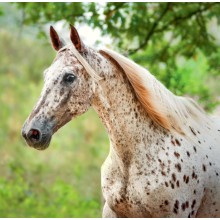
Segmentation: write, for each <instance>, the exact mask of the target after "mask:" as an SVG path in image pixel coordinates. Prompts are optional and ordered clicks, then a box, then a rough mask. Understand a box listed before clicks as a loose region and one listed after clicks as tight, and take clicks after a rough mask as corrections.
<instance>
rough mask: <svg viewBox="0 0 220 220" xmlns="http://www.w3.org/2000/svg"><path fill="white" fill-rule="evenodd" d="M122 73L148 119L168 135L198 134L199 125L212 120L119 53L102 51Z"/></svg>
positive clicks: (196, 106) (186, 99)
mask: <svg viewBox="0 0 220 220" xmlns="http://www.w3.org/2000/svg"><path fill="white" fill-rule="evenodd" d="M100 52H104V53H106V54H107V55H108V56H110V57H111V58H112V59H114V60H115V61H116V62H117V63H118V64H119V65H120V66H121V68H122V69H123V70H124V72H125V74H126V76H127V78H128V80H129V81H130V83H131V85H132V87H133V88H134V91H135V93H136V96H137V98H138V100H139V101H140V103H141V104H142V106H143V107H144V109H145V110H146V112H147V113H148V115H149V117H150V118H151V119H152V120H153V121H154V122H156V123H157V124H158V125H160V126H162V127H163V128H165V129H167V130H169V131H176V132H178V133H180V134H182V135H185V134H187V133H189V132H191V134H192V133H193V134H194V135H195V132H198V131H199V129H200V130H201V122H202V123H206V125H208V124H209V123H210V121H211V119H210V118H209V117H208V116H207V115H206V113H205V112H204V111H203V110H202V109H201V108H200V107H199V105H198V104H197V103H196V102H195V101H194V100H193V99H191V98H186V97H181V96H176V95H174V94H173V93H172V92H171V91H169V90H168V89H167V88H166V87H165V86H164V85H163V84H162V83H160V82H159V81H158V80H157V79H156V78H155V77H154V76H153V75H152V74H151V73H150V72H149V71H148V70H147V69H145V68H143V67H141V66H139V65H138V64H136V63H135V62H133V61H131V60H130V59H128V58H126V57H124V56H122V55H120V54H119V53H117V52H115V51H112V50H109V49H102V50H100Z"/></svg>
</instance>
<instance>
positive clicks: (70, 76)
mask: <svg viewBox="0 0 220 220" xmlns="http://www.w3.org/2000/svg"><path fill="white" fill-rule="evenodd" d="M75 79H76V76H74V75H73V74H71V73H67V74H65V75H64V77H63V81H64V82H66V83H72V82H73V81H74V80H75Z"/></svg>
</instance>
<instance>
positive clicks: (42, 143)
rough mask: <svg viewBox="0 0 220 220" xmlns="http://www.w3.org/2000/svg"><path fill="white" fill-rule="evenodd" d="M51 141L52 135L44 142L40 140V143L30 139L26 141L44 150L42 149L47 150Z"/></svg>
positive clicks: (31, 145) (35, 147)
mask: <svg viewBox="0 0 220 220" xmlns="http://www.w3.org/2000/svg"><path fill="white" fill-rule="evenodd" d="M50 141H51V137H50V138H48V139H47V140H45V141H44V142H40V143H30V142H28V141H26V143H27V144H28V146H29V147H31V148H34V149H36V150H39V151H42V150H46V149H47V148H48V147H49V145H50Z"/></svg>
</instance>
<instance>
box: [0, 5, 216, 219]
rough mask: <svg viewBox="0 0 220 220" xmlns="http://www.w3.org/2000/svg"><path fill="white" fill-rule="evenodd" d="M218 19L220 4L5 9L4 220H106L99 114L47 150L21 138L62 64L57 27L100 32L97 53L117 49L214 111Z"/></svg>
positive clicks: (1, 110) (0, 18) (0, 213)
mask: <svg viewBox="0 0 220 220" xmlns="http://www.w3.org/2000/svg"><path fill="white" fill-rule="evenodd" d="M219 11H220V3H102V4H100V3H0V49H1V56H0V217H101V209H102V196H101V186H100V167H101V164H102V163H103V161H104V159H105V158H106V156H107V154H108V150H109V149H108V145H109V142H108V136H107V133H106V131H105V129H104V127H103V125H102V124H101V122H100V120H99V119H98V116H97V115H96V113H95V112H94V111H93V110H92V109H91V110H89V111H88V112H87V113H86V114H84V115H83V116H81V117H79V118H77V119H75V120H74V121H72V122H70V123H68V124H67V125H65V126H64V127H63V128H61V129H60V130H59V131H58V132H57V133H56V134H55V135H54V137H53V139H52V142H51V144H50V148H49V149H47V150H45V151H37V150H34V149H31V148H29V147H27V146H26V144H25V143H24V141H23V139H22V137H21V135H20V130H21V127H22V124H23V123H24V121H25V119H26V118H27V116H28V115H29V113H30V112H31V110H32V108H33V106H34V104H35V103H36V101H37V99H38V97H39V95H40V91H41V88H42V84H43V77H42V73H43V70H44V69H45V68H46V67H48V66H49V65H50V64H51V62H52V60H53V59H54V57H55V52H54V51H53V49H52V48H51V46H50V43H49V39H48V37H47V36H48V34H47V32H48V27H49V25H50V24H53V25H55V27H56V25H57V24H59V21H63V22H62V25H61V30H62V28H63V29H65V30H66V29H67V24H68V23H72V24H75V25H76V27H80V25H86V26H88V27H90V28H92V29H94V30H96V31H97V30H99V33H100V36H99V37H98V39H97V41H96V42H95V45H100V44H104V45H105V44H106V45H107V46H108V44H110V43H111V44H112V46H113V48H117V50H119V51H120V52H121V53H123V54H125V55H128V56H130V58H132V59H133V60H135V61H136V62H137V63H139V64H141V65H142V66H145V67H147V68H148V69H149V70H150V71H151V72H152V73H153V74H154V75H155V76H156V77H157V78H158V79H160V80H161V81H162V82H163V83H164V84H165V85H166V86H167V87H168V88H169V89H170V90H171V91H173V92H174V93H175V94H177V95H187V96H191V97H194V98H195V99H196V100H198V102H199V103H200V104H201V105H202V106H203V107H204V108H205V109H206V110H207V111H209V112H210V113H212V112H213V111H216V107H218V105H219V95H220V87H219V79H220V74H219V69H220V68H219V67H220V66H219V60H220V50H219V44H220V34H219V33H220V31H219V30H220V27H219V21H220V17H219V16H220V14H219ZM57 22H58V23H57ZM58 26H59V25H57V27H58ZM92 29H91V30H92ZM106 37H107V38H108V39H110V41H106V43H105V42H103V41H102V39H105V38H106ZM109 42H110V43H109Z"/></svg>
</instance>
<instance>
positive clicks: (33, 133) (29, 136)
mask: <svg viewBox="0 0 220 220" xmlns="http://www.w3.org/2000/svg"><path fill="white" fill-rule="evenodd" d="M51 127H52V126H51V125H50V124H49V123H47V122H46V121H44V122H40V121H35V122H32V123H28V122H27V121H26V122H25V123H24V125H23V128H22V131H21V134H22V136H23V138H24V139H25V141H26V143H27V144H28V145H29V146H30V147H33V148H35V149H37V150H44V149H46V148H47V147H48V146H49V144H50V141H51V138H52V129H51Z"/></svg>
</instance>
